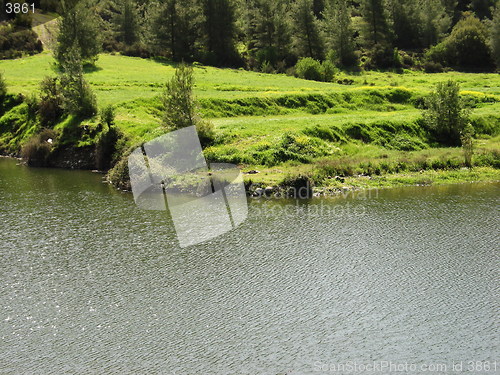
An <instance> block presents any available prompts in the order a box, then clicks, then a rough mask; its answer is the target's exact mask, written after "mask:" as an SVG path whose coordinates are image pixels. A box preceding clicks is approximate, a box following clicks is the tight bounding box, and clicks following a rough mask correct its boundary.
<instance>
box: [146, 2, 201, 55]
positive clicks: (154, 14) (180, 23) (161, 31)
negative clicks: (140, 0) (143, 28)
mask: <svg viewBox="0 0 500 375" xmlns="http://www.w3.org/2000/svg"><path fill="white" fill-rule="evenodd" d="M149 19H150V25H149V26H150V27H149V29H150V35H151V40H150V44H151V47H152V49H153V50H154V51H155V52H156V53H158V54H161V55H167V56H169V57H171V58H172V59H173V60H174V61H183V60H187V61H191V60H193V58H194V56H195V54H196V42H197V41H198V40H199V39H200V28H201V24H202V21H203V18H202V12H201V7H200V5H199V3H198V2H197V1H196V0H182V1H180V0H166V1H165V2H164V3H163V4H159V5H156V6H154V5H152V6H151V10H150V12H149Z"/></svg>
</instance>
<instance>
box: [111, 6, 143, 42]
mask: <svg viewBox="0 0 500 375" xmlns="http://www.w3.org/2000/svg"><path fill="white" fill-rule="evenodd" d="M119 11H120V13H119V14H118V15H116V17H115V19H114V22H115V24H116V26H117V31H118V40H120V41H123V42H124V43H125V44H127V45H132V44H134V43H136V42H137V41H138V40H139V31H140V30H139V28H140V27H139V11H138V7H137V5H136V3H135V1H133V0H121V1H120V2H119Z"/></svg>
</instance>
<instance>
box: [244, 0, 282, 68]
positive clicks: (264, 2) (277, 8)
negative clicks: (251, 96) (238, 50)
mask: <svg viewBox="0 0 500 375" xmlns="http://www.w3.org/2000/svg"><path fill="white" fill-rule="evenodd" d="M244 8H245V9H244V11H243V17H242V18H243V28H244V32H245V41H246V44H247V48H248V51H249V54H250V56H251V57H252V58H253V59H255V60H256V64H257V65H258V66H257V67H259V68H260V66H261V64H263V63H265V62H267V63H270V64H271V65H273V66H274V65H276V64H277V63H278V62H280V61H283V60H286V59H289V58H290V55H291V52H290V48H291V35H290V26H289V22H288V21H289V20H288V18H289V13H290V7H289V4H288V0H247V1H246V2H245V4H244Z"/></svg>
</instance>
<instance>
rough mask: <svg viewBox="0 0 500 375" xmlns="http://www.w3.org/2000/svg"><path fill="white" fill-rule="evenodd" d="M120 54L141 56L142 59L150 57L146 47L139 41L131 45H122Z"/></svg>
mask: <svg viewBox="0 0 500 375" xmlns="http://www.w3.org/2000/svg"><path fill="white" fill-rule="evenodd" d="M122 54H124V55H125V56H132V57H141V58H143V59H146V58H149V57H151V53H150V52H149V50H148V48H147V47H146V46H145V45H144V44H143V43H140V42H136V43H134V44H132V45H131V46H124V47H123V49H122Z"/></svg>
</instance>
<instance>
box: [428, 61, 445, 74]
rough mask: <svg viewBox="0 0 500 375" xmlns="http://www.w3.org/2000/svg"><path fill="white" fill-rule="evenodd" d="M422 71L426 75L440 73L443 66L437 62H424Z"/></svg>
mask: <svg viewBox="0 0 500 375" xmlns="http://www.w3.org/2000/svg"><path fill="white" fill-rule="evenodd" d="M424 71H425V72H426V73H442V72H443V66H442V65H441V64H440V63H438V62H434V61H426V62H425V63H424Z"/></svg>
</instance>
